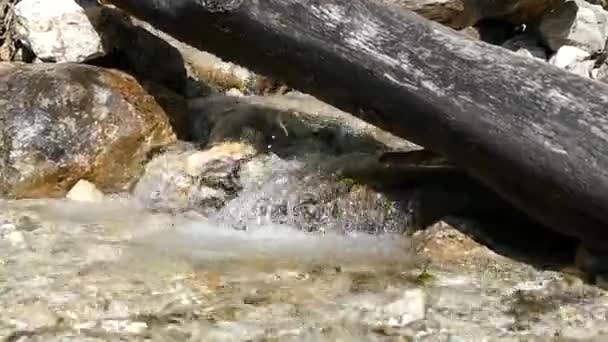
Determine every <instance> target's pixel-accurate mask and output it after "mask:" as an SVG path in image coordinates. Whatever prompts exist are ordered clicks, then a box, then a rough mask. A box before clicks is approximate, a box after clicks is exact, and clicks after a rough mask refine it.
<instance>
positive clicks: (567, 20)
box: [539, 0, 608, 54]
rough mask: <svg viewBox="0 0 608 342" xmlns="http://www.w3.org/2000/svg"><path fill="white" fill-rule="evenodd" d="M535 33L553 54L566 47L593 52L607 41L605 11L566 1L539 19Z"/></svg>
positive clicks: (581, 0) (607, 13) (579, 0)
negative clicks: (539, 35)
mask: <svg viewBox="0 0 608 342" xmlns="http://www.w3.org/2000/svg"><path fill="white" fill-rule="evenodd" d="M539 32H540V34H541V36H542V39H543V41H544V42H545V44H546V45H547V46H548V47H549V48H550V49H552V50H553V51H557V50H559V48H560V47H562V46H564V45H570V46H574V47H578V48H580V49H582V50H584V51H587V52H588V53H591V54H592V53H596V52H598V51H601V50H603V49H604V46H605V44H606V39H607V38H608V11H606V10H604V9H603V8H602V7H601V6H599V5H592V4H590V3H588V2H586V1H584V0H568V1H565V2H564V3H563V4H561V5H560V6H558V7H557V8H556V9H555V10H554V11H551V12H549V13H547V14H546V15H544V16H543V17H542V19H541V22H540V24H539Z"/></svg>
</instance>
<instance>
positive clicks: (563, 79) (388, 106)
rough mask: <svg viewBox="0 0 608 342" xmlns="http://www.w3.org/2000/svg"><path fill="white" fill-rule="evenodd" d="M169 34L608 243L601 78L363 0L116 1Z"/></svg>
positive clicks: (534, 213) (607, 125) (607, 88)
mask: <svg viewBox="0 0 608 342" xmlns="http://www.w3.org/2000/svg"><path fill="white" fill-rule="evenodd" d="M110 2H112V3H114V4H115V5H117V6H118V7H121V8H123V9H125V10H127V11H128V12H130V13H131V14H133V15H135V16H137V17H140V18H141V19H144V20H146V21H148V22H150V23H151V24H152V25H154V26H156V27H158V28H159V29H161V30H163V31H165V32H168V33H170V34H171V35H173V36H174V37H176V38H178V39H180V40H183V41H185V42H188V43H189V44H191V45H193V46H195V47H198V48H201V49H203V50H206V51H209V52H211V53H214V54H216V55H218V56H220V57H221V58H224V59H227V60H230V61H232V62H235V63H238V64H240V65H244V66H246V67H248V68H251V69H252V70H254V71H257V72H259V73H261V74H265V75H269V76H274V77H278V78H282V79H283V80H284V81H286V82H287V83H288V84H289V85H290V86H292V87H294V88H297V89H300V90H302V91H304V92H307V93H309V94H312V95H314V96H316V97H317V98H319V99H321V100H323V101H325V102H327V103H329V104H331V105H334V106H336V107H338V108H340V109H342V110H345V111H347V112H350V113H352V114H353V115H355V116H358V117H359V118H361V119H363V120H365V121H367V122H369V123H371V124H374V125H376V126H378V127H380V128H382V129H385V130H387V131H389V132H392V133H394V134H396V135H398V136H401V137H404V138H407V139H408V140H411V141H412V142H414V143H416V144H418V145H421V146H424V147H426V148H429V149H430V150H432V151H434V152H436V153H439V154H441V155H444V156H446V157H447V158H448V159H449V160H450V161H452V162H454V163H455V164H456V165H458V166H459V167H461V168H463V169H465V170H466V171H467V172H468V173H470V174H471V175H472V176H473V177H474V178H476V179H478V180H479V181H481V182H482V183H484V184H485V185H487V186H488V187H490V188H491V189H493V191H496V192H497V193H498V194H499V195H500V196H502V197H503V198H505V199H506V200H507V201H508V202H510V203H511V204H512V205H514V206H515V207H517V208H519V209H521V210H523V211H524V212H526V213H527V214H528V215H530V216H531V217H533V218H534V219H536V220H537V221H539V222H540V223H542V224H544V225H546V226H548V227H551V228H552V229H554V230H556V231H559V232H562V233H565V234H567V235H570V236H575V237H578V238H581V239H583V240H584V241H585V242H587V243H588V244H595V245H596V246H595V247H598V248H599V247H602V248H603V247H606V246H608V214H607V213H608V149H607V148H606V146H608V115H606V111H605V108H608V107H607V105H608V85H604V84H600V83H598V82H596V81H592V80H587V79H583V78H581V77H579V76H576V75H573V74H570V73H568V72H566V71H563V70H560V69H558V68H556V67H553V66H550V65H547V64H545V63H543V62H541V61H537V60H534V59H529V58H526V57H521V56H517V55H515V54H513V53H511V52H509V51H506V50H504V49H502V48H500V47H495V46H490V45H488V44H485V43H483V42H475V41H471V40H468V39H466V38H464V37H462V36H460V35H458V34H457V33H456V32H455V31H453V30H451V29H449V28H445V27H443V26H441V25H439V24H436V23H432V22H430V21H428V20H426V19H424V18H422V17H420V16H419V15H416V14H414V13H412V12H408V11H402V10H398V9H397V8H394V7H389V6H387V5H383V4H379V3H376V2H372V1H365V0H298V1H293V0H258V1H248V0H224V1H200V0H112V1H110Z"/></svg>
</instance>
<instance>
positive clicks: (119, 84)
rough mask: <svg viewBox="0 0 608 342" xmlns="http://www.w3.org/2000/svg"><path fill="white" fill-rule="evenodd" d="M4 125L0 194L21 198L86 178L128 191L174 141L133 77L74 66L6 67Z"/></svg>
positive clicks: (0, 94) (2, 77)
mask: <svg viewBox="0 0 608 342" xmlns="http://www.w3.org/2000/svg"><path fill="white" fill-rule="evenodd" d="M0 123H1V125H0V156H1V157H2V158H0V175H1V178H0V194H2V195H4V196H8V197H17V198H23V197H47V196H51V197H59V196H64V195H65V193H66V192H67V191H68V190H69V189H70V188H71V187H72V186H73V185H74V184H76V182H78V181H79V180H80V179H87V180H88V181H90V182H91V183H93V184H95V185H96V186H97V187H99V189H100V190H101V191H103V192H115V191H124V190H126V189H127V188H128V187H129V184H130V183H131V182H132V181H133V180H134V179H136V178H137V177H138V176H139V175H140V174H141V172H142V171H143V163H144V162H145V161H146V159H147V154H148V153H149V151H150V150H151V149H152V148H154V147H155V146H158V145H164V144H167V143H171V142H173V141H174V140H175V134H174V133H173V131H172V128H171V126H170V124H169V119H168V118H167V115H166V114H165V112H164V111H163V110H162V108H161V107H160V106H159V105H158V104H157V103H156V101H155V100H154V98H153V97H152V96H150V95H148V94H147V93H146V92H145V91H144V89H143V88H142V87H141V86H140V85H139V84H138V83H137V82H136V81H135V79H134V78H132V77H130V76H128V75H126V74H124V73H122V72H118V71H114V70H106V69H101V68H98V67H94V66H88V65H81V64H75V63H60V64H50V63H41V64H19V65H17V66H14V65H13V66H10V67H9V66H7V67H0Z"/></svg>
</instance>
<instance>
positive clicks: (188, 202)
mask: <svg viewBox="0 0 608 342" xmlns="http://www.w3.org/2000/svg"><path fill="white" fill-rule="evenodd" d="M254 154H255V149H254V148H252V147H251V146H250V145H247V144H241V143H225V144H220V145H217V146H213V147H211V148H209V149H207V150H204V151H199V150H196V149H194V148H193V147H188V146H184V147H183V148H181V149H180V148H177V149H173V150H170V151H167V152H165V153H162V154H160V155H158V156H156V157H155V158H154V159H153V160H152V161H150V162H149V163H148V164H147V165H146V171H145V173H144V175H143V176H142V177H141V179H140V180H139V181H138V182H137V185H136V186H135V188H134V190H133V195H134V196H135V198H136V199H137V200H138V201H140V202H141V203H142V204H143V205H144V206H146V207H147V208H150V209H154V210H160V211H170V212H184V211H197V212H200V213H208V212H209V210H213V209H218V208H220V207H221V206H223V205H224V203H225V202H226V201H227V200H229V199H231V198H234V196H235V195H236V193H237V190H239V189H240V186H239V184H238V180H237V178H238V170H239V167H240V164H241V163H242V162H244V161H245V160H247V159H248V158H251V157H252V156H253V155H254Z"/></svg>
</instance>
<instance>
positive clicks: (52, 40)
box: [14, 0, 108, 62]
mask: <svg viewBox="0 0 608 342" xmlns="http://www.w3.org/2000/svg"><path fill="white" fill-rule="evenodd" d="M81 5H82V6H84V8H83V7H82V6H81ZM101 14H102V8H101V7H97V6H95V1H91V0H86V1H80V2H79V3H77V2H76V1H75V0H53V1H47V0H22V1H20V2H19V3H18V4H17V5H16V6H15V9H14V30H15V34H16V38H17V39H19V40H20V41H21V42H22V43H23V44H24V45H25V46H27V47H28V48H29V49H30V50H31V51H32V52H33V53H34V54H35V55H36V57H38V58H39V59H41V60H43V61H46V62H84V61H87V60H90V59H93V58H97V57H100V56H103V55H105V54H106V53H107V52H108V51H107V50H108V48H107V47H106V46H105V44H107V41H104V38H103V37H102V36H101V35H100V33H98V32H97V30H96V29H95V22H96V21H97V20H99V18H100V16H101Z"/></svg>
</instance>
